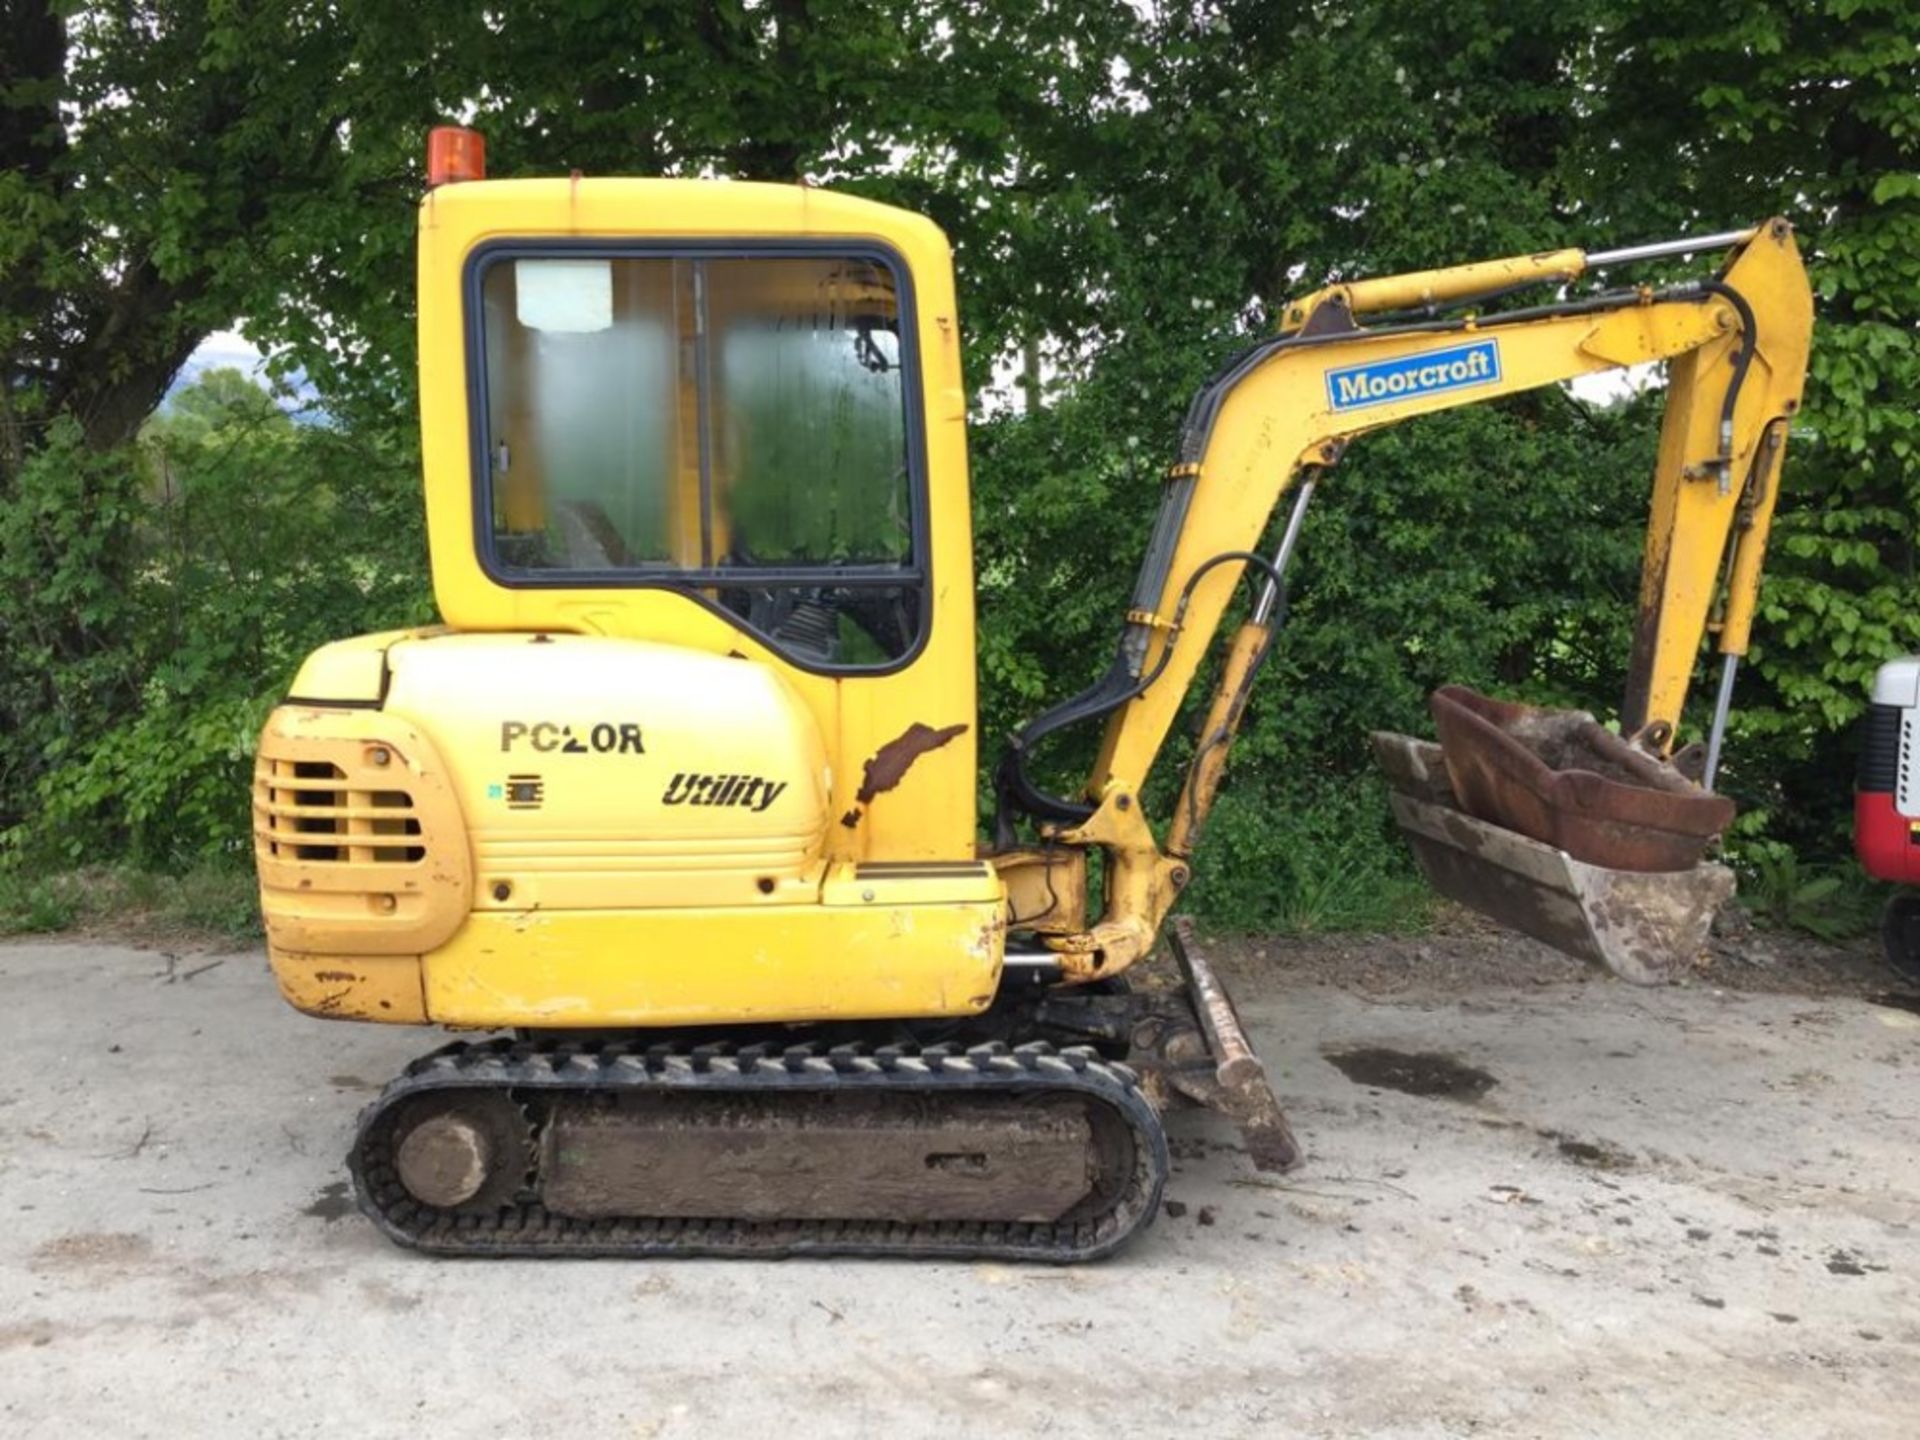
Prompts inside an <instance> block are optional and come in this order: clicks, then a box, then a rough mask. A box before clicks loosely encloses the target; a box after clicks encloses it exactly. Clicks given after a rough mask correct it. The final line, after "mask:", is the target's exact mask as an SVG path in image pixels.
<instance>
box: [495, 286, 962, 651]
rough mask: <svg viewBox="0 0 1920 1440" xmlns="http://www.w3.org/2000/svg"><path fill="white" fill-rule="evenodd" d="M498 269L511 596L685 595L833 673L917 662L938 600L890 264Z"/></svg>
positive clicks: (498, 382)
mask: <svg viewBox="0 0 1920 1440" xmlns="http://www.w3.org/2000/svg"><path fill="white" fill-rule="evenodd" d="M481 265H482V269H481V272H480V285H479V298H480V306H481V313H480V329H481V341H482V354H483V357H484V370H483V374H482V375H481V377H479V380H480V385H481V387H482V392H483V394H482V399H483V404H484V409H483V414H484V417H485V451H484V454H483V455H482V456H481V457H479V464H480V471H481V473H480V481H481V497H482V499H483V502H484V504H485V508H486V511H487V515H486V521H485V532H484V533H485V535H486V538H487V539H488V540H489V541H490V545H491V553H490V554H489V556H488V557H487V559H488V563H489V566H490V568H491V569H492V570H493V571H494V572H495V574H496V575H497V576H498V578H500V579H501V580H502V581H504V582H505V583H507V584H516V583H517V584H549V585H551V584H571V585H578V586H581V587H586V586H589V585H608V584H610V585H632V584H649V585H669V586H673V587H676V588H680V589H683V590H686V591H688V592H689V593H692V594H695V595H697V596H699V597H700V598H701V599H702V600H704V601H705V602H706V603H708V604H711V605H715V606H717V607H719V608H721V609H724V610H726V611H727V612H729V613H730V614H732V615H733V616H734V617H736V619H738V620H739V621H740V622H741V623H742V624H743V625H745V626H746V627H747V628H749V629H751V630H753V631H755V632H756V633H758V634H760V635H761V636H763V637H764V638H766V639H767V640H768V641H770V642H771V643H772V644H773V645H774V646H776V647H777V648H779V649H781V650H783V651H785V652H786V653H788V654H790V655H791V656H792V657H793V658H794V659H795V660H796V661H799V662H800V663H803V664H807V665H810V666H814V667H832V668H859V667H862V666H883V665H887V664H889V663H890V662H892V661H895V660H898V659H899V658H901V657H902V656H904V655H906V654H908V653H909V652H911V651H912V650H913V648H914V647H915V645H916V644H917V643H918V641H919V638H920V631H921V627H922V625H923V623H924V621H923V610H924V604H923V602H924V589H925V587H924V583H923V582H924V578H925V577H924V572H923V569H922V564H923V562H922V558H921V555H920V554H919V548H918V545H917V536H918V533H919V532H918V529H917V527H916V524H915V507H916V504H917V500H916V495H917V489H916V475H915V472H914V460H913V456H914V451H913V446H912V432H911V429H910V426H909V423H908V416H909V413H910V412H909V405H910V403H911V400H912V396H911V394H910V391H909V385H908V383H907V377H908V365H907V363H906V362H907V358H908V357H907V356H906V355H905V353H904V350H903V345H904V344H905V343H906V342H905V340H904V339H903V335H904V334H905V326H904V322H903V318H902V307H901V303H900V296H899V293H898V290H897V286H896V282H895V278H894V274H893V271H892V270H891V269H890V268H889V267H888V266H887V265H885V264H883V263H881V262H880V261H878V260H875V259H871V258H865V257H859V256H811V255H809V256H805V257H796V256H791V255H780V256H773V255H770V256H765V257H759V258H756V257H751V256H738V255H728V256H725V257H720V256H715V257H712V258H706V257H702V256H699V255H697V254H696V255H661V254H625V255H598V256H578V255H573V254H534V255H493V256H488V257H485V258H484V259H483V260H482V261H481Z"/></svg>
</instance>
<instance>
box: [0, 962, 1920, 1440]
mask: <svg viewBox="0 0 1920 1440" xmlns="http://www.w3.org/2000/svg"><path fill="white" fill-rule="evenodd" d="M1239 988H1240V990H1241V992H1242V993H1241V999H1242V1005H1243V1008H1244V1010H1245V1011H1246V1012H1247V1017H1248V1020H1249V1022H1250V1024H1251V1026H1252V1028H1253V1029H1254V1031H1255V1033H1256V1036H1257V1037H1258V1038H1259V1039H1260V1040H1261V1041H1262V1042H1263V1044H1264V1046H1265V1048H1266V1053H1267V1055H1268V1058H1269V1061H1270V1063H1271V1064H1272V1065H1273V1067H1274V1069H1275V1070H1276V1071H1277V1072H1278V1074H1279V1080H1280V1087H1281V1089H1282V1091H1283V1094H1284V1098H1285V1099H1286V1100H1287V1101H1288V1102H1289V1103H1290V1106H1291V1110H1292V1113H1293V1116H1294V1120H1295V1123H1296V1125H1297V1127H1298V1128H1299V1130H1300V1132H1301V1134H1302V1136H1303V1138H1304V1139H1305V1140H1306V1142H1307V1144H1308V1147H1309V1150H1310V1159H1309V1162H1308V1164H1307V1165H1306V1167H1305V1168H1304V1169H1303V1170H1302V1171H1300V1172H1298V1173H1297V1174H1296V1175H1294V1176H1293V1177H1290V1178H1288V1179H1286V1180H1284V1181H1280V1182H1273V1181H1269V1180H1266V1179H1262V1178H1260V1177H1257V1176H1256V1175H1255V1174H1254V1173H1253V1172H1252V1171H1251V1170H1250V1169H1249V1168H1248V1167H1247V1165H1246V1162H1245V1158H1244V1156H1242V1155H1241V1154H1239V1153H1238V1151H1237V1149H1236V1148H1235V1145H1234V1142H1233V1136H1232V1135H1231V1133H1230V1132H1228V1131H1226V1130H1224V1129H1222V1128H1220V1127H1218V1126H1216V1125H1212V1124H1210V1123H1202V1122H1199V1121H1198V1120H1197V1118H1189V1119H1187V1120H1186V1121H1185V1122H1184V1123H1181V1124H1180V1125H1179V1127H1178V1129H1177V1130H1176V1132H1175V1134H1176V1145H1177V1150H1178V1153H1179V1156H1180V1160H1179V1164H1180V1172H1179V1173H1178V1174H1177V1175H1176V1176H1175V1178H1174V1181H1173V1185H1172V1189H1171V1192H1170V1198H1171V1199H1172V1200H1173V1201H1174V1202H1175V1203H1174V1205H1172V1206H1170V1207H1169V1210H1170V1212H1171V1211H1173V1210H1179V1211H1180V1213H1178V1214H1177V1215H1175V1214H1172V1213H1169V1214H1167V1215H1164V1216H1163V1217H1162V1218H1161V1220H1160V1221H1159V1223H1158V1224H1157V1225H1156V1226H1155V1227H1154V1228H1153V1229H1152V1230H1151V1231H1149V1232H1148V1233H1147V1235H1146V1237H1145V1239H1144V1240H1143V1241H1141V1242H1139V1243H1137V1244H1136V1245H1135V1246H1134V1247H1133V1248H1132V1249H1131V1250H1129V1251H1128V1252H1126V1253H1125V1254H1124V1255H1123V1256H1121V1257H1120V1258H1118V1259H1117V1260H1114V1261H1110V1262H1107V1263H1105V1264H1103V1265H1099V1266H1094V1267H1083V1268H1079V1269H1071V1270H1053V1269H1023V1268H1017V1267H1009V1266H1003V1265H988V1264H980V1265H948V1264H926V1265H911V1264H901V1263H851V1262H808V1261H787V1262H784V1263H737V1262H736V1263H712V1262H693V1263H684V1262H683V1263H666V1264H662V1263H651V1264H647V1263H619V1262H589V1263H581V1262H545V1263H534V1262H498V1261H495V1262H444V1261H438V1262H436V1261H431V1260H423V1259H419V1258H416V1257H414V1256H411V1255H408V1254H405V1253H403V1252H401V1251H398V1250H396V1249H394V1248H392V1247H391V1246H389V1245H388V1244H387V1243H386V1242H385V1241H384V1240H382V1239H380V1238H379V1237H378V1236H376V1235H375V1233H374V1232H373V1230H372V1229H371V1228H370V1227H369V1226H368V1225H367V1224H365V1223H364V1222H363V1221H362V1220H361V1219H360V1218H359V1217H358V1215H357V1214H356V1213H355V1212H354V1211H353V1210H352V1209H351V1207H350V1204H349V1202H348V1201H347V1200H346V1198H345V1194H344V1188H343V1184H342V1181H343V1173H342V1168H341V1163H340V1160H341V1155H342V1152H343V1151H344V1149H345V1146H346V1143H347V1135H348V1128H349V1125H350V1123H351V1121H352V1119H353V1116H354V1113H355V1111H356V1110H357V1109H358V1108H359V1107H360V1105H361V1104H362V1103H363V1102H364V1101H365V1100H366V1099H367V1097H368V1096H369V1095H370V1094H371V1093H372V1091H373V1090H374V1088H375V1087H376V1086H377V1085H378V1084H379V1083H380V1082H381V1081H382V1080H383V1079H384V1078H385V1077H387V1076H388V1075H389V1074H390V1073H392V1072H393V1071H394V1070H395V1069H397V1068H398V1067H399V1066H400V1065H401V1064H402V1062H403V1061H404V1060H405V1059H406V1058H407V1057H408V1056H409V1055H411V1054H412V1053H414V1052H415V1051H417V1050H419V1049H423V1048H425V1047H426V1045H427V1044H428V1043H430V1042H429V1037H428V1036H427V1035H425V1034H423V1033H420V1032H409V1031H402V1030H393V1031H387V1030H380V1029H376V1028H373V1027H361V1026H350V1025H331V1026H330V1025H325V1024H322V1023H320V1022H316V1021H312V1020H307V1019H305V1018H303V1017H300V1016H297V1015H295V1014H294V1013H293V1012H291V1011H289V1010H287V1009H285V1008H283V1007H282V1006H281V1005H280V1003H279V1001H278V1000H277V998H276V997H275V995H274V993H273V990H272V986H271V982H270V980H269V978H268V976H267V975H266V973H265V969H264V965H263V963H262V961H261V960H260V958H259V957H258V956H254V955H234V956H226V957H215V956H181V957H179V958H178V959H169V958H167V957H166V956H165V955H163V954H159V953H154V952H142V951H135V950H128V949H120V948H112V947H105V946H92V945H80V944H59V945H53V944H18V945H12V946H5V947H0V1016H4V1020H3V1021H0V1025H3V1026H4V1029H3V1030H0V1035H3V1036H4V1043H0V1214H4V1215H5V1216H6V1224H5V1226H4V1228H3V1229H0V1434H5V1435H7V1436H11V1437H16V1440H18V1437H28V1436H60V1437H65V1436H71V1435H81V1434H85V1435H96V1436H122V1435H126V1436H147V1435H152V1436H221V1435H236V1436H237V1435H248V1436H253V1435H269V1436H280V1435H286V1436H304V1435H322V1434H324V1435H327V1436H330V1437H339V1436H346V1437H360V1436H383V1435H400V1434H414V1435H434V1436H462V1435H493V1434H516V1435H535V1436H538V1435H568V1436H586V1435H591V1436H595V1437H685V1436H695V1435H714V1434H721V1433H757V1434H788V1433H801V1434H819V1435H840V1434H852V1433H891V1434H896V1435H903V1436H917V1435H952V1434H966V1435H985V1436H997V1435H1056V1436H1076V1435H1103V1436H1132V1435H1148V1436H1155V1435H1170V1434H1173V1433H1176V1431H1177V1432H1179V1433H1192V1432H1194V1431H1195V1430H1196V1429H1197V1428H1198V1427H1208V1428H1209V1429H1210V1430H1211V1432H1212V1433H1214V1434H1218V1435H1256V1434H1262V1435H1265V1434H1286V1435H1314V1436H1321V1435H1324V1436H1352V1435H1363V1434H1374V1435H1391V1436H1407V1437H1439V1436H1464V1435H1484V1434H1515V1435H1555V1436H1558V1435H1581V1436H1586V1435H1632V1436H1636V1437H1638V1436H1643V1435H1655V1434H1657V1435H1660V1436H1662V1437H1676V1436H1693V1435H1742V1436H1746V1435H1773V1436H1825V1435H1834V1436H1840V1435H1844V1436H1849V1437H1860V1436H1901V1437H1910V1436H1912V1435H1914V1434H1916V1433H1920V1286H1916V1279H1915V1277H1916V1269H1917V1267H1920V1236H1917V1235H1916V1231H1915V1228H1914V1227H1915V1222H1916V1220H1920V1089H1917V1088H1916V1083H1917V1082H1920V1069H1917V1068H1916V1064H1915V1061H1916V1057H1920V1017H1917V1016H1915V1015H1914V1014H1911V1013H1908V1012H1906V1011H1904V1010H1902V1009H1899V1008H1895V1007H1892V1006H1879V1005H1873V1004H1869V1003H1865V1002H1863V1001H1860V1000H1853V999H1833V998H1826V999H1799V998H1794V997H1791V996H1779V995H1734V994H1722V993H1717V992H1714V991H1711V990H1707V989H1686V990H1664V991H1643V990H1631V989H1628V988H1625V987H1623V986H1620V985H1617V984H1610V983H1599V984H1591V985H1568V984H1553V985H1546V986H1534V987H1522V988H1517V989H1515V988H1507V989H1500V990H1481V989H1477V988H1468V989H1460V988H1458V987H1456V988H1455V990H1454V991H1453V992H1452V993H1427V994H1420V993H1417V992H1409V993H1403V994H1397V995H1395V996H1394V997H1392V999H1391V1000H1390V1001H1388V1002H1386V1003H1382V1002H1380V1001H1379V1000H1377V999H1376V1000H1372V1001H1369V1000H1367V999H1364V998H1361V997H1359V996H1356V995H1353V994H1349V993H1347V992H1345V991H1343V990H1341V989H1339V988H1336V987H1333V986H1330V985H1325V984H1319V985H1308V986H1304V987H1301V988H1293V989H1285V990H1283V989H1282V987H1280V986H1279V985H1277V984H1274V983H1272V982H1271V980H1270V981H1269V982H1268V983H1265V984H1259V985H1255V984H1251V983H1250V982H1248V981H1247V980H1245V979H1242V981H1241V982H1240V987H1239ZM1356 1046H1371V1047H1385V1048H1388V1049H1392V1050H1399V1051H1423V1050H1432V1051H1443V1052H1446V1053H1448V1054H1450V1055H1452V1056H1454V1057H1455V1058H1457V1059H1458V1060H1460V1061H1462V1062H1464V1063H1465V1064H1467V1065H1470V1066H1474V1067H1478V1068H1479V1069H1480V1070H1482V1071H1484V1073H1485V1074H1486V1075H1487V1076H1489V1077H1491V1079H1492V1081H1493V1082H1494V1083H1493V1084H1492V1086H1491V1088H1488V1089H1486V1090H1485V1093H1484V1094H1483V1095H1482V1096H1481V1097H1480V1098H1479V1099H1477V1100H1469V1099H1461V1098H1455V1099H1448V1098H1433V1097H1419V1096H1414V1095H1409V1094H1403V1093H1398V1092H1395V1091H1393V1090H1389V1089H1384V1088H1381V1087H1379V1086H1377V1085H1368V1084H1363V1083H1356V1082H1355V1081H1354V1080H1351V1079H1349V1078H1348V1077H1347V1076H1346V1075H1345V1074H1343V1073H1342V1072H1341V1070H1339V1069H1337V1068H1335V1066H1334V1065H1333V1064H1331V1063H1329V1061H1328V1060H1327V1058H1325V1052H1326V1051H1328V1050H1335V1049H1342V1048H1346V1047H1356Z"/></svg>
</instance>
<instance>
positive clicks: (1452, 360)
mask: <svg viewBox="0 0 1920 1440" xmlns="http://www.w3.org/2000/svg"><path fill="white" fill-rule="evenodd" d="M1499 379H1500V342H1499V341H1498V340H1475V341H1473V342H1472V343H1471V344H1468V345H1453V346H1450V347H1448V348H1447V349H1445V350H1429V351H1427V352H1426V353H1424V354H1421V355H1406V356H1402V357H1401V358H1400V359H1398V360H1376V361H1374V362H1373V363H1372V364H1370V365H1347V366H1344V367H1342V368H1341V369H1338V370H1329V371H1327V403H1328V404H1329V405H1330V406H1331V407H1332V408H1333V409H1334V410H1335V411H1336V412H1337V411H1341V410H1359V409H1361V408H1363V407H1365V406H1368V405H1385V404H1387V403H1389V402H1391V401H1394V400H1411V399H1414V398H1415V397H1416V396H1420V395H1439V394H1442V393H1443V392H1445V391H1448V390H1470V389H1472V388H1473V387H1475V386H1477V385H1492V384H1495V383H1496V382H1497V381H1498V380H1499Z"/></svg>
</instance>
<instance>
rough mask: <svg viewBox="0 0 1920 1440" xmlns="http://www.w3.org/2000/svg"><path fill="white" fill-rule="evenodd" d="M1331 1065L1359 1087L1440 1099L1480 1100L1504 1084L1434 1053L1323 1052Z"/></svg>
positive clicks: (1364, 1049)
mask: <svg viewBox="0 0 1920 1440" xmlns="http://www.w3.org/2000/svg"><path fill="white" fill-rule="evenodd" d="M1323 1053H1324V1054H1325V1055H1326V1059H1327V1063H1328V1064H1329V1065H1331V1066H1333V1068H1334V1069H1336V1070H1338V1071H1339V1072H1340V1073H1341V1074H1342V1075H1344V1076H1346V1077H1347V1079H1349V1080H1351V1081H1353V1083H1354V1084H1356V1085H1371V1086H1374V1087H1375V1088H1377V1089H1381V1090H1398V1091H1399V1092H1400V1093H1401V1094H1403V1095H1419V1096H1422V1097H1424V1098H1428V1099H1436V1100H1468V1101H1471V1100H1478V1099H1479V1098H1480V1097H1481V1096H1482V1095H1484V1094H1486V1093H1487V1091H1489V1090H1491V1089H1493V1087H1494V1086H1495V1085H1497V1084H1499V1083H1500V1082H1499V1081H1497V1080H1495V1079H1494V1078H1493V1076H1491V1075H1489V1074H1488V1073H1487V1072H1486V1071H1484V1070H1481V1069H1478V1068H1477V1067H1475V1066H1472V1065H1468V1064H1466V1063H1465V1062H1464V1061H1460V1060H1456V1059H1455V1058H1454V1057H1453V1056H1451V1055H1441V1054H1437V1053H1435V1052H1433V1051H1426V1050H1422V1051H1414V1052H1407V1051H1404V1050H1388V1049H1386V1048H1385V1047H1383V1046H1378V1045H1370V1046H1364V1047H1361V1048H1359V1049H1352V1050H1329V1051H1325V1052H1323Z"/></svg>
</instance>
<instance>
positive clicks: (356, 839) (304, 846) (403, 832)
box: [253, 756, 427, 865]
mask: <svg viewBox="0 0 1920 1440" xmlns="http://www.w3.org/2000/svg"><path fill="white" fill-rule="evenodd" d="M254 794H255V804H254V816H253V821H254V832H255V835H256V836H257V838H258V839H259V841H260V844H261V845H262V847H263V848H264V850H265V853H266V854H268V855H270V856H272V857H273V858H274V859H278V860H305V861H310V862H315V863H319V864H329V863H332V864H396V865H404V864H412V863H414V862H416V861H419V860H422V859H424V858H425V857H426V853H427V852H426V848H425V847H424V845H423V844H422V843H421V838H420V817H419V815H418V814H417V813H415V809H414V802H413V796H412V794H411V793H410V792H408V791H406V790H397V789H391V788H382V789H374V788H371V785H370V784H369V777H366V776H364V775H362V776H356V777H349V776H348V774H347V772H346V771H345V770H344V769H343V768H341V767H340V766H339V765H335V764H332V763H331V762H328V761H324V760H284V759H270V758H268V757H266V756H262V757H261V759H260V761H259V764H258V765H257V767H256V769H255V773H254Z"/></svg>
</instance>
